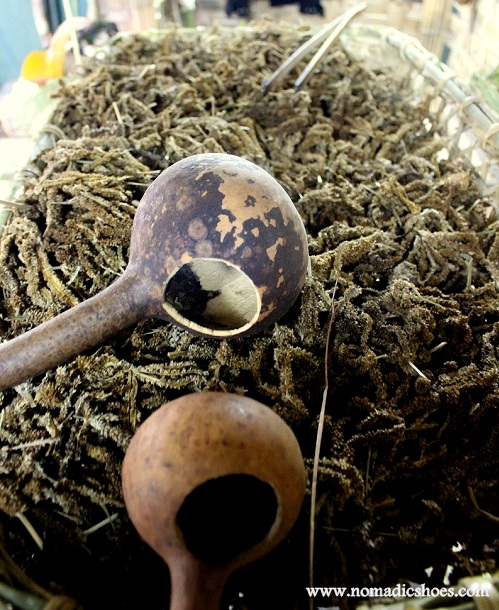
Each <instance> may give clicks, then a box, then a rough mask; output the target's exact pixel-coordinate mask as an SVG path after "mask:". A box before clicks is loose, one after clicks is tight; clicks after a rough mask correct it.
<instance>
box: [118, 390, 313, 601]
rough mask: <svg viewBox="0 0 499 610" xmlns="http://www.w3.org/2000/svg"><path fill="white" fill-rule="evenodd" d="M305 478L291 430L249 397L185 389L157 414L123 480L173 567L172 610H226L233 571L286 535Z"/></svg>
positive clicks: (142, 523) (131, 505)
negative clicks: (222, 603) (223, 601)
mask: <svg viewBox="0 0 499 610" xmlns="http://www.w3.org/2000/svg"><path fill="white" fill-rule="evenodd" d="M305 482H306V476H305V467H304V464H303V458H302V454H301V451H300V447H299V445H298V441H297V440H296V437H295V436H294V434H293V432H292V431H291V429H290V428H289V427H288V426H287V425H286V423H285V422H284V421H283V420H282V419H281V418H280V417H279V416H278V415H277V414H276V413H274V412H273V411H272V410H271V409H269V408H268V407H266V406H264V405H262V404H261V403H259V402H257V401H255V400H253V399H251V398H248V397H246V396H239V395H237V394H224V393H221V392H204V393H197V394H188V395H185V396H182V397H181V398H177V399H175V400H173V401H172V402H170V403H167V404H166V405H164V406H162V407H161V408H160V409H158V410H157V411H155V412H154V413H153V414H152V415H151V416H150V417H149V418H148V419H147V420H146V421H145V422H144V423H143V424H142V425H141V426H140V427H139V429H138V430H137V432H136V433H135V435H134V437H133V438H132V441H131V443H130V445H129V446H128V449H127V451H126V454H125V459H124V461H123V469H122V485H123V496H124V500H125V504H126V507H127V511H128V514H129V516H130V519H131V521H132V523H133V524H134V526H135V528H136V529H137V531H138V533H139V534H140V535H141V537H142V538H143V540H145V542H146V543H147V544H149V545H150V546H151V547H152V548H153V549H154V550H155V551H156V552H157V553H158V554H159V555H160V556H161V557H162V558H163V560H164V561H165V562H166V563H167V565H168V567H169V570H170V579H171V598H170V610H219V609H220V599H221V596H222V592H223V589H224V585H225V582H226V579H227V578H228V576H229V575H230V574H231V573H232V572H233V571H234V570H236V569H237V568H239V567H241V566H243V565H245V564H247V563H250V562H252V561H255V560H256V559H258V558H260V557H262V556H263V555H265V554H267V553H269V552H270V551H271V550H272V549H273V548H274V547H275V546H276V545H277V544H278V543H279V542H280V541H281V540H283V539H284V538H285V537H286V536H287V534H288V533H289V531H290V530H291V528H292V527H293V525H294V523H295V521H296V519H297V517H298V514H299V512H300V508H301V505H302V502H303V498H304V495H305Z"/></svg>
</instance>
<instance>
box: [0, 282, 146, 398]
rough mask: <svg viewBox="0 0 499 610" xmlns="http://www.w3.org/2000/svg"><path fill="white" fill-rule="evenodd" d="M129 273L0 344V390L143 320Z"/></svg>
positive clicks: (51, 366)
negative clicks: (85, 299)
mask: <svg viewBox="0 0 499 610" xmlns="http://www.w3.org/2000/svg"><path fill="white" fill-rule="evenodd" d="M134 282H135V278H134V277H133V274H131V273H127V272H126V271H125V273H124V274H123V275H122V276H121V277H120V278H119V279H118V280H116V282H114V283H113V284H111V285H110V286H109V287H108V288H106V289H105V290H103V291H102V292H100V293H99V294H97V295H95V296H94V297H92V298H90V299H88V300H87V301H84V302H83V303H80V304H79V305H76V306H75V307H72V308H71V309H68V310H67V311H65V312H63V313H61V314H60V315H58V316H56V317H55V318H53V319H52V320H48V321H47V322H44V323H43V324H41V325H40V326H37V327H36V328H33V329H32V330H30V331H28V332H26V333H24V334H23V335H20V336H19V337H16V338H15V339H12V340H10V341H7V343H3V344H0V390H5V389H7V388H11V387H14V386H16V385H18V384H19V383H22V382H23V381H26V380H27V379H30V378H31V377H34V376H35V375H40V374H41V373H44V372H45V371H47V370H49V369H51V368H53V367H55V366H58V365H59V364H62V363H64V362H67V361H68V360H70V359H71V358H73V357H74V356H76V355H78V354H80V353H81V352H83V351H85V350H86V349H89V348H91V347H95V346H96V345H99V344H100V343H102V342H103V341H105V340H106V339H108V338H109V337H111V336H112V335H114V334H116V333H117V332H119V331H120V330H123V329H124V328H126V327H128V326H130V325H131V324H134V323H135V322H138V321H139V320H141V319H143V318H144V317H145V316H144V310H145V309H147V308H145V307H143V306H142V304H141V303H140V302H139V300H138V299H137V290H136V287H135V285H134Z"/></svg>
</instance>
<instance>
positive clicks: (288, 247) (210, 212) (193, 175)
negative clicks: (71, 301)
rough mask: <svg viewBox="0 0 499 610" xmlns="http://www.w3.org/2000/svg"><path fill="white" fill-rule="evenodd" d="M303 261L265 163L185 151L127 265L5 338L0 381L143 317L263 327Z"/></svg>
mask: <svg viewBox="0 0 499 610" xmlns="http://www.w3.org/2000/svg"><path fill="white" fill-rule="evenodd" d="M307 270H308V246H307V236H306V232H305V228H304V226H303V223H302V221H301V218H300V216H299V214H298V212H297V210H296V208H295V206H294V205H293V202H292V201H291V199H290V198H289V197H288V195H287V194H286V192H285V191H284V189H283V188H282V187H281V186H280V185H279V183H278V182H277V181H276V180H275V179H274V178H273V177H272V176H271V175H270V174H269V173H268V172H266V171H265V170H263V169H262V168H260V167H259V166H257V165H255V164H254V163H252V162H250V161H247V160H245V159H242V158H240V157H237V156H234V155H228V154H220V153H208V154H201V155H193V156H191V157H187V158H186V159H184V160H182V161H179V162H177V163H175V164H173V165H172V166H170V167H169V168H168V169H166V170H165V171H164V172H162V173H161V174H160V175H159V176H158V178H156V180H154V182H153V183H152V184H151V185H150V186H149V188H148V189H147V191H146V192H145V194H144V196H143V198H142V200H141V202H140V203H139V206H138V208H137V212H136V214H135V219H134V224H133V230H132V239H131V243H130V258H129V263H128V265H127V268H126V269H125V272H124V273H123V275H122V276H121V277H120V278H119V279H118V280H116V281H115V282H114V283H113V284H111V285H110V286H109V287H108V288H106V289H105V290H103V291H102V292H101V293H99V294H98V295H96V296H94V297H92V298H90V299H88V300H87V301H84V302H82V303H80V304H79V305H77V306H76V307H73V308H71V309H69V310H67V311H65V312H63V313H61V314H60V315H58V316H56V317H55V318H54V319H52V320H49V321H47V322H45V323H43V324H41V325H40V326H38V327H36V328H34V329H32V330H30V331H28V332H26V333H24V334H23V335H20V336H19V337H16V338H14V339H11V340H10V341H7V342H5V343H3V344H1V345H0V390H5V389H7V388H10V387H13V386H15V385H17V384H19V383H21V382H23V381H26V380H27V379H29V378H31V377H33V376H35V375H38V374H41V373H43V372H45V371H47V370H48V369H50V368H52V367H54V366H57V365H59V364H62V363H64V362H66V361H68V360H69V359H70V358H72V357H74V356H76V355H77V354H79V353H81V352H83V351H85V350H86V349H89V348H91V347H94V346H96V345H99V344H100V343H102V342H103V341H105V340H106V339H108V338H109V337H111V336H113V335H114V334H116V333H117V332H119V331H120V330H123V329H124V328H127V327H128V326H130V325H132V324H134V323H136V322H138V321H140V320H144V319H147V318H161V319H164V320H167V321H170V322H173V323H175V324H178V325H179V326H181V327H183V328H186V329H188V330H189V331H190V332H192V333H194V334H198V335H201V336H206V337H218V338H221V339H222V338H231V337H240V336H245V335H248V334H252V333H255V332H258V331H259V330H261V329H263V328H264V327H266V326H268V325H270V324H272V323H273V322H275V321H276V320H277V319H278V318H280V317H281V316H282V315H283V314H284V313H285V312H286V311H288V309H289V308H290V307H291V305H292V304H293V302H294V301H295V300H296V298H297V296H298V294H299V292H300V290H301V288H302V286H303V283H304V281H305V276H306V274H307Z"/></svg>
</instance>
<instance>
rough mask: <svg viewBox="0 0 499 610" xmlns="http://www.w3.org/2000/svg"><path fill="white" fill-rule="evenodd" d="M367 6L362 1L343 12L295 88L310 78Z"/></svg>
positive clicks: (298, 79)
mask: <svg viewBox="0 0 499 610" xmlns="http://www.w3.org/2000/svg"><path fill="white" fill-rule="evenodd" d="M366 8H367V4H366V3H365V2H362V3H361V4H359V5H357V6H354V7H353V8H351V9H350V10H349V11H347V12H346V13H344V14H343V16H342V17H341V20H340V22H339V23H338V25H337V26H336V27H335V28H334V30H333V31H332V32H331V33H330V34H329V36H328V37H327V38H326V40H325V41H324V42H323V43H322V46H321V48H320V49H319V50H318V51H317V53H316V54H315V55H314V56H313V57H312V59H311V60H310V61H309V62H308V64H307V67H306V68H305V69H304V70H303V72H302V73H301V74H300V76H299V77H298V78H297V79H296V81H295V85H294V87H295V89H296V90H298V89H299V88H300V87H301V86H302V85H303V84H305V82H306V81H307V80H308V78H309V76H310V75H311V74H312V72H313V70H314V68H315V66H316V65H317V64H318V63H319V62H320V61H321V59H322V58H323V57H324V55H325V54H326V53H327V50H328V49H329V47H330V46H331V45H332V44H333V42H334V41H335V40H336V39H337V38H338V36H339V35H340V34H341V32H343V30H344V29H345V28H346V27H347V25H348V24H349V23H350V21H352V19H353V18H354V17H355V16H356V15H357V14H358V13H360V12H362V11H363V10H365V9H366Z"/></svg>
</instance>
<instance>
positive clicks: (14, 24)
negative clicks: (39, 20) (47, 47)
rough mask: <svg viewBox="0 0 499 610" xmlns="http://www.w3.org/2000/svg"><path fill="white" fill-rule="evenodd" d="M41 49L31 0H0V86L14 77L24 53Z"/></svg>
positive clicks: (17, 76)
mask: <svg viewBox="0 0 499 610" xmlns="http://www.w3.org/2000/svg"><path fill="white" fill-rule="evenodd" d="M40 49H43V45H42V41H41V40H40V36H39V35H38V32H37V30H36V27H35V21H34V19H33V11H32V8H31V0H0V87H2V86H3V85H5V84H6V83H9V82H12V81H16V80H17V79H18V78H19V74H20V72H21V66H22V63H23V61H24V58H25V57H26V55H27V54H28V53H29V52H30V51H35V50H40Z"/></svg>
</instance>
